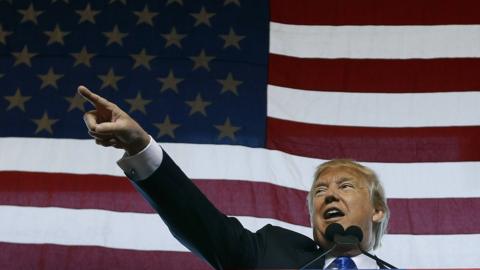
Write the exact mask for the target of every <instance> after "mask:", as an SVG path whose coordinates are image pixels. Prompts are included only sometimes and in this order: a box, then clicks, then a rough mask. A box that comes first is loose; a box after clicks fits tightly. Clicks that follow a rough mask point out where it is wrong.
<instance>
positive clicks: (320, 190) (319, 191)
mask: <svg viewBox="0 0 480 270" xmlns="http://www.w3.org/2000/svg"><path fill="white" fill-rule="evenodd" d="M325 191H326V189H325V188H317V189H316V190H315V195H322V194H323V193H325Z"/></svg>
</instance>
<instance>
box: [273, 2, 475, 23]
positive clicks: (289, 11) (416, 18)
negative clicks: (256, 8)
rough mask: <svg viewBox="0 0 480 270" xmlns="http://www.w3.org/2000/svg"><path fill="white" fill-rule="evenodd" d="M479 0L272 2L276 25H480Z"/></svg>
mask: <svg viewBox="0 0 480 270" xmlns="http://www.w3.org/2000/svg"><path fill="white" fill-rule="evenodd" d="M478 10H480V2H479V1H477V0H458V1H454V0H421V1H418V0H402V1H384V0H364V1H350V0H336V1H318V0H302V2H301V3H297V2H296V1H292V0H274V1H270V17H271V20H272V21H274V22H280V23H287V24H304V25H435V24H478V23H480V17H479V16H478V12H477V11H478Z"/></svg>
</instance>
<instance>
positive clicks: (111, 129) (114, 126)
mask: <svg viewBox="0 0 480 270" xmlns="http://www.w3.org/2000/svg"><path fill="white" fill-rule="evenodd" d="M119 130H120V125H119V124H118V123H115V122H103V123H100V124H97V126H96V127H95V131H96V132H98V133H104V134H105V133H110V134H115V133H117V132H118V131H119Z"/></svg>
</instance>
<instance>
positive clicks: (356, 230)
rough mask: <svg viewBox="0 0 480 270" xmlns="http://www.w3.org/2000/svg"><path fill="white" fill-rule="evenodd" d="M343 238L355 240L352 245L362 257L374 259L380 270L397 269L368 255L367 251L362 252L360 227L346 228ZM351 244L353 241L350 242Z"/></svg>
mask: <svg viewBox="0 0 480 270" xmlns="http://www.w3.org/2000/svg"><path fill="white" fill-rule="evenodd" d="M345 237H351V238H355V240H356V243H355V244H353V245H356V246H358V249H359V250H360V252H362V253H363V254H364V255H366V256H367V257H370V258H372V259H374V260H375V261H376V262H377V264H378V265H379V266H380V268H382V269H383V268H389V269H398V268H397V267H395V266H393V265H391V264H389V263H387V262H386V261H384V260H382V259H380V258H378V257H377V256H375V255H372V254H370V253H368V252H367V251H365V250H363V249H362V248H361V247H360V242H362V239H363V232H362V229H360V227H358V226H355V225H353V226H350V227H348V228H347V229H346V230H345ZM352 243H353V241H352Z"/></svg>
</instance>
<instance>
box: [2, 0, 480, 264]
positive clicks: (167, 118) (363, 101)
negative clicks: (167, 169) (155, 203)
mask: <svg viewBox="0 0 480 270" xmlns="http://www.w3.org/2000/svg"><path fill="white" fill-rule="evenodd" d="M478 10H480V2H478V1H475V0H456V1H451V0H450V1H449V0H436V1H433V0H422V1H418V0H402V1H379V0H364V1H345V0H336V1H323V0H301V1H293V0H271V1H270V2H268V1H260V0H249V1H247V0H223V1H220V0H195V1H194V0H159V1H153V0H152V1H145V0H137V1H133V0H104V1H84V0H82V1H69V0H51V1H50V0H38V1H29V0H15V1H13V0H11V1H6V0H0V90H1V92H0V93H1V96H2V98H0V111H1V112H0V125H1V128H0V136H1V138H0V150H1V151H0V181H1V184H0V218H1V221H0V250H1V252H0V268H1V269H208V268H209V267H208V265H207V264H206V263H205V262H203V261H202V260H201V259H198V258H196V257H195V256H194V255H192V254H191V253H189V252H188V251H187V250H186V249H185V248H184V247H183V246H181V244H179V243H178V242H177V241H176V240H175V239H174V238H173V237H172V236H171V235H170V233H169V232H168V229H167V228H166V226H165V225H164V224H163V223H162V221H161V219H160V218H159V217H158V216H157V215H156V214H155V213H154V212H153V210H152V209H151V208H150V207H149V206H148V205H147V203H146V202H145V201H144V200H143V199H142V198H141V196H140V195H139V194H138V193H137V192H136V191H135V190H134V189H133V187H132V186H131V185H130V183H129V182H128V181H127V180H126V178H125V176H124V175H123V172H121V170H120V169H119V168H118V167H117V166H116V164H115V161H116V160H117V159H119V158H120V157H121V156H122V154H123V153H122V151H119V150H115V149H105V148H100V147H99V146H97V145H95V144H94V143H93V141H92V140H91V139H89V137H88V135H87V133H86V130H85V127H84V124H83V121H82V115H83V113H84V112H85V111H87V110H90V109H91V107H90V106H89V104H87V103H85V102H84V101H83V100H82V99H81V98H80V97H79V96H78V95H77V94H76V88H77V86H78V85H79V84H84V85H86V86H88V87H89V88H90V89H93V90H94V91H95V92H97V93H98V94H100V95H102V96H104V97H106V98H108V99H109V100H111V101H113V102H115V103H116V104H118V105H119V106H120V107H121V108H123V109H124V110H125V111H127V112H129V113H130V115H132V117H134V118H135V119H136V120H137V121H138V122H139V123H140V124H141V125H142V126H143V127H144V128H145V129H146V130H147V131H148V132H149V133H150V134H151V135H152V136H153V137H154V138H155V139H156V140H157V141H158V142H160V143H161V145H162V147H163V148H164V149H165V150H166V151H167V152H168V153H169V154H170V155H171V156H172V157H173V159H174V160H176V162H177V163H178V164H179V165H180V167H182V168H183V169H184V171H185V172H186V173H187V175H189V176H190V177H191V178H192V179H194V181H195V183H196V184H197V185H198V186H199V187H200V188H201V189H202V190H203V191H204V192H205V194H206V195H207V196H208V197H209V198H210V199H211V200H212V201H213V202H214V204H215V205H216V206H217V207H218V208H219V209H221V210H222V211H223V212H224V213H226V214H228V215H232V216H236V217H238V218H239V219H240V220H241V222H242V223H243V224H244V225H245V226H246V227H247V228H249V229H251V230H256V229H259V228H261V227H262V226H264V225H266V224H267V223H271V224H275V225H279V226H283V227H285V228H289V229H292V230H295V231H298V232H300V233H303V234H305V235H307V236H311V235H312V229H311V228H310V223H309V217H308V213H307V209H306V201H305V198H306V194H307V191H308V189H309V187H310V184H311V182H312V180H313V179H312V177H313V172H314V170H315V167H316V166H317V165H318V164H320V163H321V162H323V161H324V160H327V159H331V158H344V157H347V158H353V159H355V160H358V161H360V162H362V163H363V164H365V165H367V166H369V167H371V168H373V169H374V170H375V171H377V172H378V174H379V176H380V178H381V180H382V181H383V183H384V186H385V188H386V191H387V196H388V197H389V201H388V203H389V206H390V208H391V211H392V218H391V223H390V226H389V231H388V234H387V235H386V236H385V237H384V241H383V246H382V247H381V248H380V249H378V250H376V251H374V253H375V254H377V255H378V256H380V257H382V258H383V259H385V260H386V261H389V262H391V263H392V264H394V265H397V266H401V267H404V268H469V269H474V268H480V248H479V247H478V245H477V244H476V243H478V242H479V241H480V199H479V197H480V181H479V180H480V179H479V175H480V163H479V161H480V140H479V138H480V127H479V124H480V92H479V91H478V90H479V88H480V75H479V72H478V71H479V70H480V60H479V57H480V17H479V16H478Z"/></svg>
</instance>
